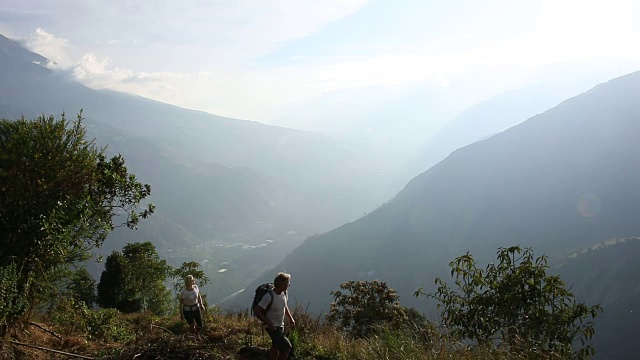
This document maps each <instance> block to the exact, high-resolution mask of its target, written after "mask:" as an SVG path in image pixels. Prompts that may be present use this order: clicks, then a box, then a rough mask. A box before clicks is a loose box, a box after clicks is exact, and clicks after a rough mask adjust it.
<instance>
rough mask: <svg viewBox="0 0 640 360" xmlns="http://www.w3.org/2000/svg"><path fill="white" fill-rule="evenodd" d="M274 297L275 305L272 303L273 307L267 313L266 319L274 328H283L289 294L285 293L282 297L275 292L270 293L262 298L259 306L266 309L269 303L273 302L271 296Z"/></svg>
mask: <svg viewBox="0 0 640 360" xmlns="http://www.w3.org/2000/svg"><path fill="white" fill-rule="evenodd" d="M270 295H273V303H271V307H270V308H269V311H267V314H266V318H267V320H268V321H269V322H270V323H271V325H273V326H281V327H284V308H285V307H286V306H287V299H288V298H289V297H288V296H287V293H286V292H285V291H283V292H282V293H281V294H280V295H278V294H276V292H275V291H270V292H268V293H266V294H264V296H263V297H262V299H261V300H260V302H259V303H258V306H260V307H261V308H263V309H266V308H267V306H269V301H271V296H270Z"/></svg>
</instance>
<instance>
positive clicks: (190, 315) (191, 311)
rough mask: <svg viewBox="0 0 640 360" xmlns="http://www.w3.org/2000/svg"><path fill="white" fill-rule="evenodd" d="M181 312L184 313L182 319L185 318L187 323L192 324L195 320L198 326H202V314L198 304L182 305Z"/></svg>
mask: <svg viewBox="0 0 640 360" xmlns="http://www.w3.org/2000/svg"><path fill="white" fill-rule="evenodd" d="M182 313H183V314H184V319H185V320H187V324H189V325H192V324H193V322H194V321H195V322H196V324H198V327H200V328H201V327H202V316H201V315H200V308H199V307H198V305H193V306H191V305H182Z"/></svg>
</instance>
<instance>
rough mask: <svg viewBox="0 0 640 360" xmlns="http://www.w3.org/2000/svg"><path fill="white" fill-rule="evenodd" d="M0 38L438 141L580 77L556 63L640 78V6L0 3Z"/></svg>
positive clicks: (321, 123) (319, 124)
mask: <svg viewBox="0 0 640 360" xmlns="http://www.w3.org/2000/svg"><path fill="white" fill-rule="evenodd" d="M0 34H3V35H5V36H7V37H9V38H11V39H13V40H16V41H18V42H20V43H22V44H24V45H25V46H26V47H27V48H29V49H30V50H32V51H34V52H37V53H39V54H41V55H44V56H45V57H47V58H49V59H51V60H52V61H54V62H55V63H51V64H50V65H49V66H50V67H52V68H56V69H63V70H66V71H68V72H69V73H71V74H73V76H74V77H75V78H76V79H77V80H78V81H80V82H82V83H83V84H85V85H87V86H89V87H92V88H96V89H112V90H118V91H124V92H128V93H132V94H137V95H141V96H145V97H149V98H152V99H155V100H159V101H162V102H167V103H171V104H175V105H178V106H182V107H186V108H191V109H197V110H203V111H206V112H210V113H213V114H216V115H220V116H227V117H233V118H239V119H248V120H255V121H260V122H264V123H267V124H275V125H281V126H288V127H294V128H300V129H307V130H313V131H323V132H328V133H331V132H335V133H340V132H347V131H349V129H350V127H351V126H352V125H353V124H354V122H357V121H364V120H366V119H370V118H372V117H373V118H375V119H374V120H372V121H378V122H380V121H382V120H381V116H377V118H376V116H374V114H381V113H384V114H387V115H388V116H386V117H385V119H386V120H385V121H399V120H398V119H400V118H402V119H405V120H406V121H409V122H410V121H413V122H421V123H423V125H424V126H423V129H426V130H425V131H432V132H433V131H436V130H437V129H438V128H439V127H441V126H442V125H443V124H445V123H446V122H447V121H448V120H451V118H452V117H453V116H455V114H456V113H458V112H460V111H462V110H463V109H464V108H465V107H468V106H470V105H472V104H474V103H476V102H478V101H481V100H483V99H486V98H489V97H490V96H493V95H496V94H498V93H500V92H503V91H506V90H509V89H514V88H518V87H521V86H524V85H527V84H529V83H532V82H535V81H540V80H541V79H549V78H551V77H556V78H561V77H563V76H564V77H571V76H574V75H570V74H569V73H568V72H566V71H561V70H558V69H566V67H565V68H562V67H560V68H558V67H557V66H558V65H556V64H574V63H575V64H579V63H591V62H593V63H594V64H597V65H593V66H584V67H575V69H580V70H579V71H578V72H580V71H581V72H582V75H584V74H585V73H586V74H587V75H589V76H592V77H594V79H596V80H593V81H594V85H595V82H596V81H606V80H608V79H609V78H612V77H614V76H618V75H622V74H624V73H629V72H633V71H637V70H640V67H637V68H636V63H640V47H638V46H636V45H637V44H639V43H640V2H638V1H633V0H628V1H627V0H607V1H589V0H539V1H535V0H532V1H512V0H483V1H473V0H464V1H463V0H228V1H222V0H211V1H207V0H180V1H177V0H176V1H169V0H153V1H151V0H110V1H106V0H105V1H100V0H57V1H50V0H3V1H2V2H1V3H0ZM554 69H555V70H554ZM572 69H573V68H572ZM579 75H580V74H579ZM579 75H578V76H579ZM393 114H395V119H394V115H393ZM363 119H364V120H363ZM425 124H426V125H425Z"/></svg>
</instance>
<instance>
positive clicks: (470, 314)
mask: <svg viewBox="0 0 640 360" xmlns="http://www.w3.org/2000/svg"><path fill="white" fill-rule="evenodd" d="M497 257H498V260H499V263H498V264H497V265H496V264H489V265H487V267H486V269H484V270H483V269H481V268H478V267H477V264H476V262H475V260H474V259H473V257H472V256H471V255H470V254H469V253H466V254H465V255H463V256H460V257H458V258H456V259H455V260H454V261H452V262H451V263H450V264H449V266H450V267H451V276H454V275H455V284H456V287H457V290H456V289H452V288H450V287H449V286H448V285H447V284H446V283H445V282H444V281H442V280H441V279H439V278H438V279H436V284H437V285H438V288H437V290H436V292H435V294H427V295H428V296H430V297H432V298H434V299H436V300H438V301H439V304H438V308H439V309H442V312H441V316H442V321H443V322H444V324H445V325H446V326H447V327H448V328H449V329H451V331H452V333H453V334H454V335H456V336H459V337H461V338H464V339H471V340H474V341H476V342H477V343H478V344H481V345H485V346H491V345H493V344H496V343H497V344H499V345H501V346H507V347H510V349H511V351H513V352H517V351H531V350H535V351H537V352H538V353H541V354H546V355H549V356H551V355H552V354H555V355H556V356H560V357H563V358H566V357H571V358H579V359H584V358H589V357H590V356H592V355H593V354H594V349H593V346H592V343H591V342H590V340H591V338H592V337H593V335H594V333H595V331H594V327H593V325H594V324H593V322H592V321H590V320H588V318H591V319H594V318H595V317H596V316H597V315H598V313H599V312H600V311H602V309H601V307H600V306H599V305H595V306H591V307H588V306H586V305H584V304H582V303H578V302H576V300H575V297H574V295H573V294H572V293H571V292H569V291H568V290H567V289H566V284H565V283H564V282H563V281H562V280H561V279H560V277H558V276H551V275H548V274H547V270H548V269H549V266H548V259H547V257H546V256H541V257H538V258H534V254H533V251H532V250H531V249H525V250H522V249H521V248H520V247H518V246H513V247H509V248H499V249H498V253H497ZM420 294H424V292H422V290H419V291H417V292H416V294H415V295H416V296H419V295H420ZM574 344H579V348H578V350H575V351H574V350H573V348H572V346H573V345H574Z"/></svg>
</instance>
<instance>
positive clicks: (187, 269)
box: [171, 261, 209, 295]
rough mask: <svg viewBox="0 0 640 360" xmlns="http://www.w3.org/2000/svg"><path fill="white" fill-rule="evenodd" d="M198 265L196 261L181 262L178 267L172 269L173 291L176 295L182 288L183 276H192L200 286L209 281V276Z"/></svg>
mask: <svg viewBox="0 0 640 360" xmlns="http://www.w3.org/2000/svg"><path fill="white" fill-rule="evenodd" d="M200 266H201V265H200V263H198V262H196V261H189V262H183V263H182V265H180V267H179V268H177V269H174V270H173V271H172V273H171V277H172V278H173V280H174V282H173V291H174V292H175V293H176V295H178V294H180V292H181V291H182V289H184V278H185V277H187V275H191V276H193V278H194V279H196V282H197V283H198V284H199V285H200V286H204V285H206V284H207V283H208V282H209V277H207V276H206V275H205V274H204V271H202V270H200Z"/></svg>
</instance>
